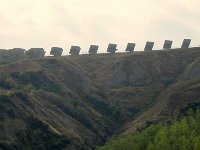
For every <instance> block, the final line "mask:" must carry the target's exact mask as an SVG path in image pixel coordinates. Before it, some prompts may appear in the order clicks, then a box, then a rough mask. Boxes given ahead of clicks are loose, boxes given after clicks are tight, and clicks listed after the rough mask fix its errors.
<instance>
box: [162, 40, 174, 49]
mask: <svg viewBox="0 0 200 150" xmlns="http://www.w3.org/2000/svg"><path fill="white" fill-rule="evenodd" d="M172 44H173V41H170V40H165V43H164V45H163V49H171V48H172Z"/></svg>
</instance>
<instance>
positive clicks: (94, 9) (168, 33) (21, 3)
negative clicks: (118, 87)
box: [0, 0, 200, 54]
mask: <svg viewBox="0 0 200 150" xmlns="http://www.w3.org/2000/svg"><path fill="white" fill-rule="evenodd" d="M0 6H1V8H0V29H1V30H0V35H1V38H0V48H7V49H9V48H13V47H22V48H26V49H29V48H30V47H43V48H45V49H46V51H47V54H48V53H49V49H50V48H51V47H52V46H59V47H62V48H64V50H65V54H67V53H68V52H69V49H70V46H71V45H79V46H80V47H81V48H82V53H86V52H87V51H88V48H89V46H90V45H91V44H97V45H99V46H100V51H101V52H105V51H106V47H107V45H108V43H109V42H111V43H116V44H118V48H119V50H120V51H124V49H125V47H126V44H127V43H128V42H135V43H136V49H137V50H143V48H144V45H145V43H146V41H147V40H149V41H154V42H155V49H158V48H161V47H162V45H163V42H164V40H165V39H169V40H173V41H174V47H180V45H181V43H182V41H183V39H184V38H191V39H192V40H193V41H192V45H194V46H197V45H199V44H200V0H0Z"/></svg>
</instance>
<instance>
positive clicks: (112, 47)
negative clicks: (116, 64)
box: [107, 43, 118, 54]
mask: <svg viewBox="0 0 200 150" xmlns="http://www.w3.org/2000/svg"><path fill="white" fill-rule="evenodd" d="M117 50H118V49H117V44H112V43H110V44H109V45H108V48H107V52H108V53H111V54H114V53H115V52H116V51H117Z"/></svg>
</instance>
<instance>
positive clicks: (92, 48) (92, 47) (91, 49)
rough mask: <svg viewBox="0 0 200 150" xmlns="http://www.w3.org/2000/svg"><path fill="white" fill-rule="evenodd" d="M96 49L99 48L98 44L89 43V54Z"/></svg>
mask: <svg viewBox="0 0 200 150" xmlns="http://www.w3.org/2000/svg"><path fill="white" fill-rule="evenodd" d="M98 49H99V46H98V45H91V46H90V48H89V54H91V55H94V54H97V51H98Z"/></svg>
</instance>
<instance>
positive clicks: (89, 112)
mask: <svg viewBox="0 0 200 150" xmlns="http://www.w3.org/2000/svg"><path fill="white" fill-rule="evenodd" d="M198 103H200V48H191V49H187V50H184V49H177V50H165V51H152V52H134V53H132V54H130V53H119V54H98V55H94V56H93V55H92V56H91V55H81V56H74V57H70V56H65V57H58V58H54V57H47V58H44V59H33V60H23V61H17V62H13V63H8V64H4V65H1V66H0V133H1V134H0V149H70V150H71V149H72V150H73V149H95V147H96V146H97V145H102V144H104V143H105V142H106V141H107V140H108V139H109V138H110V137H112V136H113V135H116V134H127V133H130V132H134V131H136V130H137V129H143V128H145V127H146V126H147V124H148V123H151V122H161V121H162V122H163V121H164V122H167V121H169V120H170V119H171V118H172V116H174V115H175V114H177V113H178V112H180V111H181V110H184V108H186V107H188V106H190V105H192V104H198Z"/></svg>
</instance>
